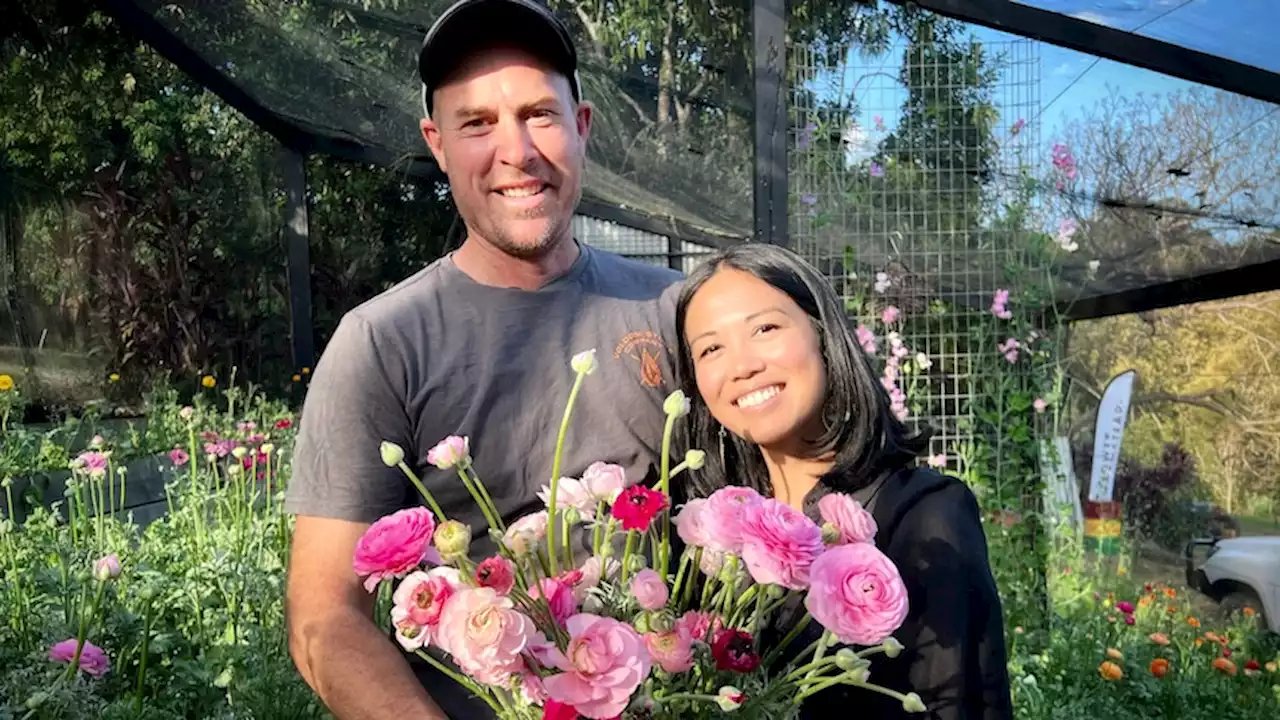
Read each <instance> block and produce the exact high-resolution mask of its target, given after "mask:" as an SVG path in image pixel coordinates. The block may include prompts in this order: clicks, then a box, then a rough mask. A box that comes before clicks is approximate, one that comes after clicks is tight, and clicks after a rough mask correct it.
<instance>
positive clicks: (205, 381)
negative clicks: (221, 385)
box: [200, 375, 218, 388]
mask: <svg viewBox="0 0 1280 720" xmlns="http://www.w3.org/2000/svg"><path fill="white" fill-rule="evenodd" d="M200 384H201V385H203V386H205V387H207V388H211V387H213V386H214V385H217V384H218V381H217V380H214V379H213V376H212V375H205V376H204V377H202V378H200Z"/></svg>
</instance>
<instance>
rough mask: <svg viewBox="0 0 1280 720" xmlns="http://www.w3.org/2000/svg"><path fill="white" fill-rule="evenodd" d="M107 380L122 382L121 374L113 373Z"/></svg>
mask: <svg viewBox="0 0 1280 720" xmlns="http://www.w3.org/2000/svg"><path fill="white" fill-rule="evenodd" d="M107 379H108V380H110V381H111V382H120V373H111V374H110V375H108V376H107Z"/></svg>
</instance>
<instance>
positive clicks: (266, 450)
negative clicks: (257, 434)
mask: <svg viewBox="0 0 1280 720" xmlns="http://www.w3.org/2000/svg"><path fill="white" fill-rule="evenodd" d="M258 449H259V450H261V451H262V454H263V455H270V454H271V453H273V452H275V449H276V446H275V445H272V444H271V443H263V444H262V447H260V448H258Z"/></svg>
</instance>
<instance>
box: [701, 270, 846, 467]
mask: <svg viewBox="0 0 1280 720" xmlns="http://www.w3.org/2000/svg"><path fill="white" fill-rule="evenodd" d="M684 331H685V337H684V340H685V342H686V343H688V346H689V351H690V354H691V356H692V358H693V367H694V376H695V379H696V381H697V384H698V394H699V395H701V396H702V399H703V401H704V402H705V403H706V404H707V407H708V408H709V409H710V410H711V414H712V416H713V417H715V419H716V420H717V421H719V422H720V424H721V425H724V426H725V427H726V428H728V429H729V430H730V431H732V432H734V433H735V434H737V435H739V436H740V437H743V438H746V439H747V440H749V441H751V442H754V443H756V444H758V445H760V446H761V447H765V448H770V447H777V448H780V449H785V448H786V447H789V446H791V445H793V444H796V443H797V442H798V441H800V440H803V439H804V438H805V437H808V436H810V435H814V434H816V433H814V426H815V423H818V424H819V425H820V423H821V408H822V404H823V400H824V398H825V397H826V368H825V365H824V363H823V360H822V352H821V348H820V343H819V338H818V333H817V332H816V331H815V330H814V328H813V324H812V321H811V320H810V318H809V316H808V315H807V314H806V313H805V312H804V310H802V309H801V308H800V306H799V305H797V304H796V303H795V302H794V301H793V300H792V299H791V298H790V297H789V296H788V295H787V294H786V293H784V292H782V291H781V290H778V289H777V288H774V287H773V286H772V285H770V284H768V283H766V282H764V281H763V280H761V279H759V278H757V277H755V276H754V275H751V274H749V273H745V272H742V271H740V270H734V269H731V268H724V269H722V270H719V271H717V272H716V274H715V275H713V276H712V277H711V279H710V280H708V281H707V282H706V283H705V284H704V285H703V286H702V287H701V288H699V289H698V291H697V293H695V294H694V296H693V298H692V299H691V301H690V302H689V305H688V308H687V309H686V313H685V330H684ZM817 429H818V430H820V429H821V427H820V426H819V427H818V428H817Z"/></svg>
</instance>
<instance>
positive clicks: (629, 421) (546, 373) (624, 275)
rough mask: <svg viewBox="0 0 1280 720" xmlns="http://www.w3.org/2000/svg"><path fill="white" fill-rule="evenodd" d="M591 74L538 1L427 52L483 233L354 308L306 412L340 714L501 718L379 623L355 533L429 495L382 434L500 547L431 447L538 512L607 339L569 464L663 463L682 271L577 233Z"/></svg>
mask: <svg viewBox="0 0 1280 720" xmlns="http://www.w3.org/2000/svg"><path fill="white" fill-rule="evenodd" d="M576 69H577V65H576V53H575V50H574V47H573V44H572V41H571V40H570V37H569V34H568V32H567V30H566V29H565V28H564V26H563V25H561V24H560V23H559V21H558V20H556V19H555V18H554V16H552V14H551V13H550V12H549V11H547V10H546V9H544V8H543V7H541V6H539V5H536V4H534V3H533V2H531V1H530V0H463V1H462V2H459V3H457V4H455V5H454V6H452V7H451V8H450V9H449V10H447V11H446V12H445V13H444V15H443V16H442V17H441V18H440V19H439V20H438V21H437V22H436V24H435V25H434V26H433V27H432V29H431V30H430V32H429V33H428V34H427V38H426V40H425V42H424V44H423V48H422V51H421V56H420V60H419V71H420V74H421V79H422V82H423V86H424V87H423V102H424V110H425V111H426V114H427V117H426V118H424V119H423V120H422V121H421V129H422V134H423V137H424V139H425V140H426V143H427V145H428V146H429V147H430V149H431V152H432V154H433V155H434V156H435V158H436V161H437V162H438V163H439V165H440V167H441V168H442V169H443V170H444V172H445V173H446V174H447V175H448V178H449V184H450V189H451V192H452V195H453V198H454V202H455V204H456V205H457V208H458V212H459V214H460V215H461V217H462V219H463V220H464V222H465V225H466V230H467V236H466V239H465V240H464V241H463V243H462V245H461V246H460V247H459V248H458V250H457V251H455V252H452V253H450V254H449V255H447V256H446V257H444V258H441V259H439V260H437V261H435V262H433V263H432V264H430V265H429V266H428V267H426V268H425V269H423V270H421V271H420V272H418V273H416V274H415V275H413V276H412V277H410V278H408V279H407V280H405V281H404V282H402V283H400V284H399V285H397V286H396V287H394V288H392V289H391V290H389V291H387V292H385V293H383V294H382V295H380V296H378V297H376V298H373V299H372V300H370V301H368V302H366V303H364V304H362V305H361V306H359V307H357V308H355V309H354V310H352V311H351V312H349V313H347V315H346V316H345V317H344V318H343V319H342V321H341V323H340V324H339V327H338V328H337V330H336V332H335V333H334V336H333V339H332V340H331V341H330V342H329V345H328V346H327V348H326V349H325V351H324V354H323V356H322V358H321V360H320V362H319V363H318V365H317V367H316V371H315V375H314V377H313V379H312V383H311V389H310V391H309V393H308V395H307V399H306V402H305V405H304V408H303V412H302V419H301V427H300V436H299V439H298V445H297V449H296V452H295V458H294V471H293V478H292V480H291V483H290V486H289V490H288V499H287V501H286V506H285V507H286V509H287V511H289V512H292V513H296V514H297V516H298V517H297V527H296V531H295V534H294V539H293V550H292V557H291V559H290V567H289V578H288V590H287V605H286V607H287V613H288V623H289V642H290V650H291V653H292V655H293V658H294V660H295V663H296V664H297V666H298V669H299V671H300V672H301V673H302V676H303V677H304V678H305V679H306V681H307V682H308V683H309V684H310V685H311V687H312V688H314V689H315V690H316V692H317V693H318V694H319V695H320V697H321V698H322V699H323V700H324V702H325V703H326V705H328V707H329V708H330V709H331V710H332V711H333V712H334V713H335V714H336V715H337V716H338V717H341V718H396V719H397V720H398V719H400V718H408V717H411V718H427V719H432V718H435V719H439V718H446V717H452V718H464V717H465V718H467V719H468V720H473V719H474V718H479V717H485V716H489V715H491V713H490V712H489V711H488V708H487V706H486V705H485V704H483V703H482V702H481V701H479V700H478V699H474V698H468V693H467V692H466V691H465V690H464V689H463V688H462V687H460V686H458V685H456V684H455V683H453V682H452V681H451V680H449V679H448V678H446V677H443V676H442V675H440V674H438V673H437V672H435V671H434V670H432V669H431V668H430V667H429V666H428V665H426V663H424V662H422V661H421V660H420V659H419V658H415V657H412V656H410V655H407V654H405V653H404V652H403V651H401V650H400V648H399V647H398V646H397V645H396V644H395V643H394V642H393V641H392V640H391V639H390V638H389V637H388V636H387V635H386V634H384V633H383V632H382V631H380V630H379V629H378V628H377V627H376V626H375V624H374V621H373V620H372V619H371V615H372V608H373V597H372V596H371V595H370V594H369V593H368V592H366V591H365V590H364V589H363V588H362V587H361V585H360V582H359V580H358V578H357V577H356V575H355V573H354V572H353V570H352V554H353V549H354V547H355V545H356V542H357V541H358V539H359V538H360V536H361V534H362V533H363V532H364V530H365V529H366V528H367V527H368V526H369V524H370V523H372V522H373V521H375V520H377V519H378V518H379V517H381V516H384V515H387V514H389V513H391V512H394V511H396V510H398V509H401V508H403V507H407V506H410V505H416V504H421V500H420V499H419V497H418V495H417V493H416V492H415V491H414V489H413V487H412V485H410V484H409V483H408V482H407V481H406V479H405V478H404V476H403V475H402V474H401V473H400V471H399V470H396V469H392V468H387V467H386V466H385V465H383V464H382V462H381V460H380V457H379V452H378V446H379V443H381V442H382V441H383V440H388V441H391V442H394V443H397V444H399V445H400V446H402V447H404V448H405V450H406V459H407V462H409V463H410V464H411V465H412V466H415V467H416V469H417V470H418V471H419V472H420V473H421V474H422V476H423V480H424V482H425V483H426V485H427V486H428V488H429V489H430V490H431V492H432V494H433V495H434V496H435V498H436V499H437V500H438V501H439V503H440V504H441V506H442V508H443V510H444V512H445V513H446V514H447V515H448V516H449V517H450V518H451V519H462V520H464V521H466V522H468V523H469V524H470V525H471V527H472V530H473V536H474V537H475V538H476V541H475V542H474V543H473V545H472V555H473V557H480V556H483V555H486V554H490V553H491V552H492V548H493V545H492V543H491V542H490V541H489V540H488V538H487V537H486V535H487V532H488V528H487V526H486V525H485V523H484V520H483V516H482V515H481V513H480V512H479V510H478V509H477V508H476V507H475V506H474V503H473V502H472V500H471V497H470V495H469V494H468V493H467V491H466V490H465V488H464V487H463V485H462V483H461V482H460V481H459V479H458V477H457V475H456V474H454V473H452V472H443V471H438V470H435V469H434V468H432V467H431V466H430V465H428V464H427V463H426V460H425V458H426V453H427V451H428V450H429V449H430V448H431V447H432V446H433V445H434V444H435V443H437V442H439V441H440V440H441V439H443V438H444V437H446V436H447V435H453V434H457V435H466V436H469V437H470V439H471V452H472V454H473V455H474V456H475V465H476V470H477V472H478V474H479V476H480V478H481V479H482V480H483V481H484V482H485V485H486V486H487V488H488V490H489V492H490V493H491V495H492V496H493V500H494V502H495V503H496V504H497V506H498V508H499V510H500V511H501V513H502V514H503V515H504V516H505V518H506V520H507V521H508V522H510V521H511V520H513V519H514V518H516V517H519V516H521V515H524V514H527V513H530V512H535V511H537V510H539V509H541V507H542V502H541V501H540V500H539V499H538V497H537V492H538V490H539V489H540V488H541V487H542V486H543V485H545V484H548V483H549V482H550V475H551V465H552V453H553V451H554V445H555V439H556V432H557V430H558V427H559V424H560V419H561V415H562V412H563V409H564V405H565V402H566V400H567V397H568V390H569V387H570V385H571V383H572V380H573V371H572V369H571V368H570V366H569V360H570V358H571V356H572V355H573V354H574V353H577V352H580V351H583V350H590V349H593V348H594V349H595V350H596V358H597V361H598V363H599V366H598V368H597V370H596V371H595V373H594V374H593V375H591V376H589V377H588V378H587V379H586V383H585V385H584V387H583V389H582V391H581V393H580V395H579V396H578V400H577V404H576V405H575V410H574V416H573V422H572V426H571V427H570V430H569V435H568V438H567V441H566V445H567V447H566V452H565V458H564V464H563V467H562V472H561V474H562V475H565V476H580V474H581V473H582V471H583V470H584V469H585V468H586V467H587V466H588V465H589V464H591V463H592V462H594V461H598V460H600V461H606V462H613V463H617V464H619V465H622V466H623V467H624V468H625V469H626V472H627V476H628V480H629V481H631V482H637V481H640V480H642V479H643V478H644V477H645V476H646V475H648V474H650V473H651V472H652V467H653V466H654V464H655V463H656V461H657V457H658V454H659V452H660V450H659V443H660V440H661V434H662V424H663V415H662V407H661V406H662V401H663V399H664V397H665V396H666V394H667V393H668V392H669V390H670V388H672V387H674V384H673V383H672V378H671V372H672V367H673V365H672V363H671V362H670V360H669V358H668V357H667V353H668V352H669V349H670V348H672V347H674V342H673V340H672V338H671V337H670V336H669V332H670V331H669V330H667V326H668V322H669V320H670V319H671V318H672V317H673V314H674V293H675V289H676V283H677V282H678V280H679V278H680V276H679V275H678V274H677V273H675V272H674V271H671V270H667V269H664V268H658V267H652V266H648V265H643V264H640V263H636V262H632V261H628V260H624V259H622V258H620V257H617V256H615V255H611V254H608V253H605V252H602V251H600V250H596V249H592V248H589V247H587V246H586V245H583V244H579V243H578V242H576V241H575V239H574V238H573V236H572V234H571V219H572V216H573V213H574V209H575V206H576V204H577V202H578V200H579V198H580V196H581V185H582V174H583V166H584V163H585V157H586V143H587V138H588V136H589V134H590V130H591V119H592V107H591V105H590V104H589V103H586V102H584V101H583V99H582V98H581V96H580V90H579V86H578V81H577V71H576ZM415 676H416V677H415Z"/></svg>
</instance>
